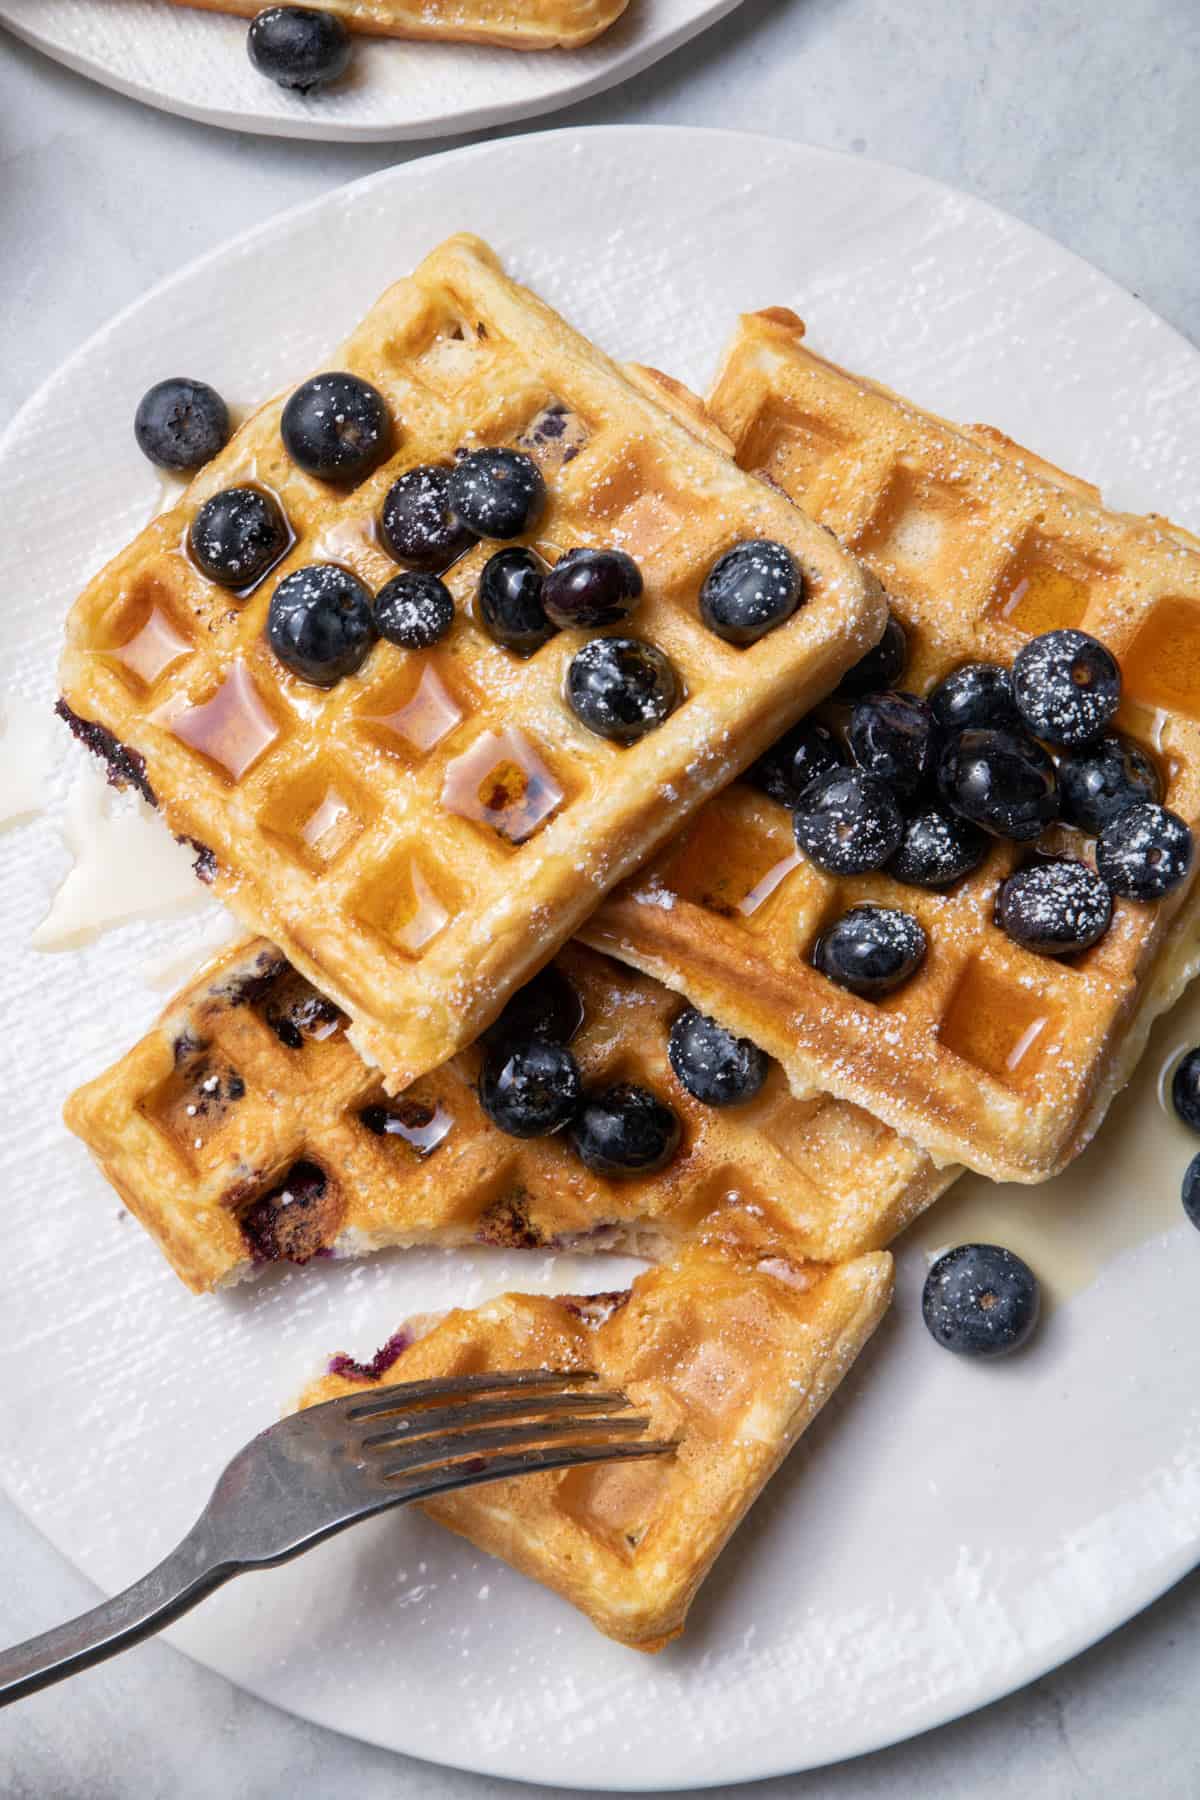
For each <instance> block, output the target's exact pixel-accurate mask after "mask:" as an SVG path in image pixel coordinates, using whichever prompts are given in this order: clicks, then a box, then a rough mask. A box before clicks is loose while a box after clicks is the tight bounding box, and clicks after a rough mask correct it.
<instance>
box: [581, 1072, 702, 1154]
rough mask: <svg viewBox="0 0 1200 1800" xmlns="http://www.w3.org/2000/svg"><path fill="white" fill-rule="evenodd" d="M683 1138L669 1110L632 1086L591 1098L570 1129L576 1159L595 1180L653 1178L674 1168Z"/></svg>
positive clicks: (620, 1084) (618, 1085)
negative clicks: (657, 1172) (605, 1177)
mask: <svg viewBox="0 0 1200 1800" xmlns="http://www.w3.org/2000/svg"><path fill="white" fill-rule="evenodd" d="M679 1136H680V1130H679V1120H678V1119H677V1118H676V1116H675V1114H674V1113H673V1112H672V1111H671V1108H670V1107H669V1106H664V1105H663V1103H662V1101H661V1100H659V1099H657V1098H656V1096H655V1095H654V1094H652V1093H650V1092H649V1091H648V1090H647V1089H646V1088H643V1087H637V1086H635V1085H634V1083H633V1082H630V1081H618V1082H617V1083H616V1085H615V1086H613V1087H609V1088H604V1089H602V1090H601V1091H600V1092H598V1093H592V1094H589V1095H588V1096H587V1098H586V1099H585V1100H584V1103H583V1106H582V1108H581V1109H580V1111H579V1114H578V1116H577V1117H576V1119H575V1123H574V1124H573V1125H572V1126H571V1143H572V1144H573V1145H574V1148H575V1151H576V1153H577V1155H578V1156H579V1158H580V1160H581V1162H584V1163H586V1165H587V1167H588V1168H589V1169H591V1170H593V1171H594V1173H595V1174H597V1175H617V1176H620V1175H651V1174H653V1173H654V1171H655V1170H656V1169H661V1168H663V1167H664V1165H665V1164H666V1163H669V1162H670V1160H671V1158H672V1157H673V1156H674V1154H675V1152H676V1150H677V1149H678V1147H679Z"/></svg>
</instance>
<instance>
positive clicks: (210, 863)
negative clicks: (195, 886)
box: [175, 837, 217, 887]
mask: <svg viewBox="0 0 1200 1800" xmlns="http://www.w3.org/2000/svg"><path fill="white" fill-rule="evenodd" d="M175 842H176V843H177V844H185V845H186V846H187V848H188V849H189V850H194V851H195V852H196V860H195V862H194V863H193V864H192V868H193V870H194V871H195V875H196V879H197V881H202V882H203V883H204V885H205V886H206V887H211V886H212V884H213V882H214V881H215V880H216V879H217V859H216V856H215V855H214V854H213V852H212V851H211V850H210V849H209V847H208V845H207V844H202V843H201V842H200V839H199V838H194V837H178V838H176V840H175Z"/></svg>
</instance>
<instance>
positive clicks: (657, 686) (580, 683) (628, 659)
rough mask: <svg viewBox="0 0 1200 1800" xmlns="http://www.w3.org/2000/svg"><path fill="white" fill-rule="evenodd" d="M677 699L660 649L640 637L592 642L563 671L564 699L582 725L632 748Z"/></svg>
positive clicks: (675, 686) (672, 675)
mask: <svg viewBox="0 0 1200 1800" xmlns="http://www.w3.org/2000/svg"><path fill="white" fill-rule="evenodd" d="M678 700H679V678H678V676H677V675H676V673H675V670H674V669H673V668H672V666H671V664H670V662H669V661H668V660H667V658H666V657H665V656H664V655H663V653H662V651H661V650H659V649H658V648H656V646H655V645H653V644H644V643H642V641H641V640H640V639H639V638H593V639H592V641H591V643H589V644H585V645H584V646H583V649H582V650H579V651H577V652H576V654H575V656H573V657H572V659H571V664H570V667H569V668H568V670H567V701H568V704H569V705H570V708H571V711H572V712H573V713H574V714H575V717H576V718H577V719H578V720H579V722H580V724H582V725H586V726H587V728H588V730H589V731H594V732H595V733H596V735H597V736H598V737H602V738H608V739H609V741H610V742H612V743H615V744H634V743H636V742H637V741H638V739H639V738H643V737H645V736H646V733H647V732H649V731H653V730H654V729H655V728H656V727H657V726H659V725H661V724H662V722H663V720H664V719H665V718H666V717H667V716H668V714H670V713H671V712H673V711H674V709H675V706H676V705H677V703H678Z"/></svg>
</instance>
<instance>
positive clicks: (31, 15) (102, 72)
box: [0, 0, 739, 142]
mask: <svg viewBox="0 0 1200 1800" xmlns="http://www.w3.org/2000/svg"><path fill="white" fill-rule="evenodd" d="M264 3H265V0H264ZM738 4H739V0H630V4H629V8H628V10H627V11H626V13H625V14H624V15H623V16H622V17H621V18H620V19H618V20H617V22H616V24H615V25H613V26H612V27H611V29H610V30H608V31H606V32H605V33H604V34H603V35H602V36H601V37H599V38H597V39H596V40H595V42H594V43H591V44H586V45H585V46H584V47H583V49H581V50H546V51H536V52H535V51H514V50H493V49H488V48H486V47H485V46H483V45H480V44H434V43H404V42H403V41H401V40H399V39H396V38H391V39H388V38H368V37H357V38H356V39H355V58H354V65H353V68H352V69H351V72H350V73H349V75H348V76H347V77H346V78H345V79H344V80H343V81H341V82H339V83H338V84H337V86H336V87H335V88H333V89H331V90H330V91H329V92H328V93H326V94H319V95H315V96H313V97H312V98H310V99H304V98H303V97H302V96H301V95H298V94H285V93H284V92H283V90H282V89H281V88H277V87H276V86H275V85H274V84H273V83H272V82H270V81H266V80H264V78H263V77H262V76H261V75H258V74H256V73H255V71H254V70H253V69H252V68H251V66H250V63H249V60H248V59H247V56H246V20H245V19H232V18H225V17H223V16H222V15H220V14H217V13H204V12H192V11H189V10H188V9H186V8H184V9H180V8H178V7H175V6H170V5H168V4H167V0H0V24H4V25H7V26H8V27H9V29H10V30H11V31H15V32H16V34H17V36H18V37H22V38H24V39H26V41H27V42H28V43H31V44H35V45H36V46H37V47H38V49H39V50H44V51H45V52H46V53H47V55H49V56H53V57H54V58H55V59H56V60H57V61H59V62H62V63H65V64H66V65H67V67H68V68H70V69H77V70H78V71H79V72H80V74H83V75H90V76H91V77H92V78H93V80H95V81H101V82H103V83H104V85H105V86H106V87H111V88H116V89H117V91H118V93H122V94H129V95H131V96H132V97H133V98H134V99H135V100H144V101H146V103H147V104H148V105H150V106H160V107H162V108H163V109H164V110H165V111H167V112H173V113H181V114H182V115H183V116H184V117H185V118H188V119H203V120H204V121H205V123H206V124H209V125H223V126H225V127H227V128H228V129H229V130H231V131H261V132H266V133H268V134H269V135H271V136H273V137H298V138H341V139H347V140H357V141H359V142H363V141H369V140H373V139H381V138H426V137H439V136H443V135H445V134H446V133H448V132H451V131H474V130H476V129H478V128H479V127H481V126H484V125H501V124H504V123H506V122H507V121H508V120H510V119H524V118H528V117H529V116H530V115H531V114H534V113H541V112H549V111H550V110H551V109H552V108H553V107H556V106H565V105H567V104H568V103H569V102H571V101H575V100H583V99H585V98H586V97H587V96H588V95H589V94H597V93H599V92H600V91H601V90H602V89H603V88H606V87H611V86H612V85H613V83H614V82H617V81H622V80H624V79H626V78H627V77H629V76H631V75H636V74H637V73H638V72H639V71H640V70H642V69H646V68H649V66H650V64H651V63H653V62H657V61H658V59H659V57H660V56H665V55H666V54H667V53H668V51H671V50H675V49H677V48H678V46H679V45H680V44H685V43H686V42H687V40H688V39H689V38H691V37H695V35H696V34H697V32H700V31H703V30H704V28H705V27H706V26H708V25H711V24H713V23H714V21H715V20H717V19H719V18H722V17H723V16H724V14H725V13H728V12H732V11H733V9H734V7H735V6H737V5H738Z"/></svg>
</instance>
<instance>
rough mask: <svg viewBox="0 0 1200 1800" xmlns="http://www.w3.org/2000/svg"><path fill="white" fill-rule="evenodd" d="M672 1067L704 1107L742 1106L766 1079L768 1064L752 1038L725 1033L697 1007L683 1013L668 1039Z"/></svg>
mask: <svg viewBox="0 0 1200 1800" xmlns="http://www.w3.org/2000/svg"><path fill="white" fill-rule="evenodd" d="M667 1056H668V1058H669V1059H670V1063H671V1067H672V1068H673V1069H674V1071H675V1073H676V1075H677V1076H678V1077H679V1080H680V1081H681V1082H682V1084H683V1086H684V1087H685V1088H686V1089H687V1091H688V1093H689V1094H691V1095H692V1097H693V1098H694V1099H696V1100H700V1101H702V1102H703V1104H704V1105H705V1106H742V1105H744V1103H745V1102H746V1101H747V1100H753V1098H754V1096H755V1094H757V1092H758V1090H759V1088H761V1086H762V1084H763V1082H764V1081H765V1080H766V1078H767V1068H768V1066H769V1065H768V1061H767V1058H766V1056H765V1055H764V1054H763V1052H762V1051H761V1050H760V1049H759V1047H758V1045H757V1044H754V1043H751V1041H750V1039H749V1038H745V1037H737V1036H736V1035H735V1034H734V1033H733V1032H732V1031H726V1029H725V1027H724V1026H723V1025H718V1024H717V1021H716V1020H715V1019H710V1018H708V1017H706V1015H705V1014H704V1013H702V1012H698V1011H697V1009H696V1008H695V1007H694V1006H689V1007H686V1008H685V1009H684V1011H683V1012H681V1013H680V1015H679V1017H678V1018H677V1019H676V1020H675V1023H674V1024H673V1025H672V1027H671V1032H670V1036H669V1037H668V1039H667Z"/></svg>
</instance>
